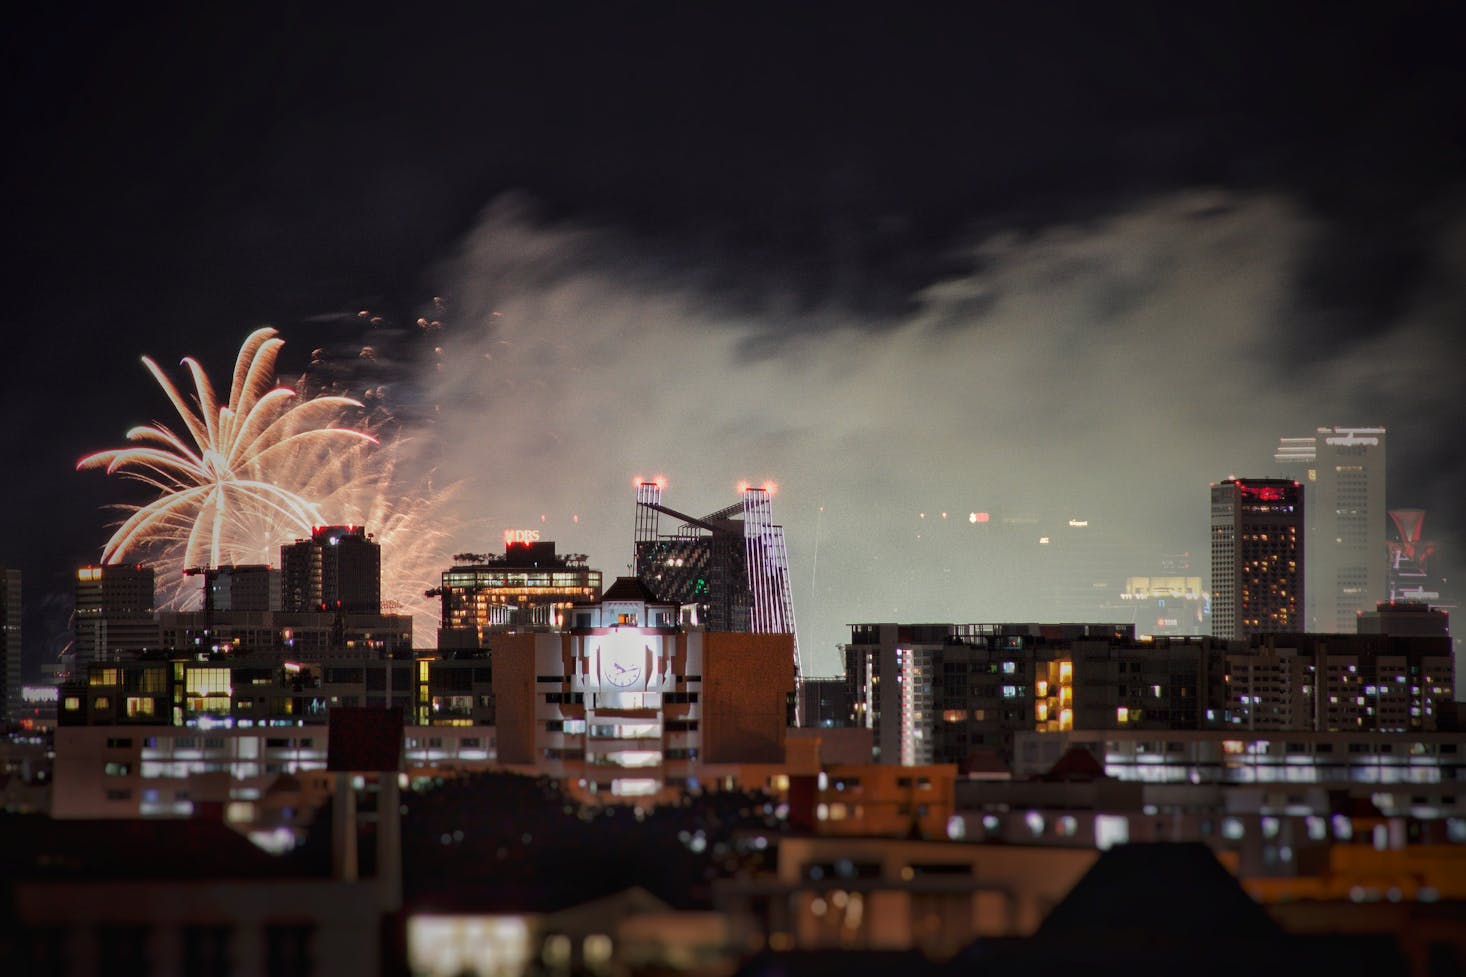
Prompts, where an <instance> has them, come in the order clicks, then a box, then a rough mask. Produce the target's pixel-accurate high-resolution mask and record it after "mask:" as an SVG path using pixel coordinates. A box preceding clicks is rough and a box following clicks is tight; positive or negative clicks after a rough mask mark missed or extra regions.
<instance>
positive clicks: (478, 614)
mask: <svg viewBox="0 0 1466 977" xmlns="http://www.w3.org/2000/svg"><path fill="white" fill-rule="evenodd" d="M454 559H455V560H457V561H458V562H457V563H455V565H454V566H453V567H452V568H451V569H449V570H445V571H443V578H442V579H443V583H442V586H441V587H438V588H436V589H434V590H430V591H428V596H430V597H432V596H436V597H438V598H440V599H441V601H442V619H441V623H440V625H439V629H438V647H439V648H442V649H449V648H485V647H488V644H489V639H488V636H489V635H490V634H493V633H494V632H496V631H509V630H521V629H535V628H538V629H546V628H556V627H562V626H565V625H568V624H570V623H572V621H571V620H570V619H569V618H568V615H569V614H570V613H571V609H572V608H575V607H579V606H585V605H588V604H593V603H595V602H596V601H597V600H599V599H600V596H601V571H599V570H592V569H590V567H588V566H587V565H586V558H585V557H584V556H583V555H581V554H576V553H568V554H565V555H563V556H560V555H557V554H556V553H555V544H554V543H553V542H549V541H542V540H540V538H539V532H538V531H536V530H521V529H511V530H505V532H504V553H503V554H502V555H497V554H496V555H487V554H482V553H460V554H458V555H457V556H456V557H455V558H454Z"/></svg>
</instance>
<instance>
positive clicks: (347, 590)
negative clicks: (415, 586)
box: [280, 526, 382, 614]
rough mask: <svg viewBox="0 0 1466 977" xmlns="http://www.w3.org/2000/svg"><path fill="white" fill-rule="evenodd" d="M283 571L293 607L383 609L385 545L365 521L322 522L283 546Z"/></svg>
mask: <svg viewBox="0 0 1466 977" xmlns="http://www.w3.org/2000/svg"><path fill="white" fill-rule="evenodd" d="M280 576H281V595H280V598H281V608H282V609H283V610H285V611H287V612H295V613H300V612H309V611H338V610H339V611H341V612H342V613H345V614H380V613H381V612H382V547H381V546H380V545H379V544H377V543H376V542H375V541H374V540H373V539H372V538H371V537H370V536H369V535H367V531H366V527H364V526H317V527H316V528H315V529H313V530H311V538H310V539H299V540H296V541H295V542H294V543H289V544H287V545H285V546H282V547H280Z"/></svg>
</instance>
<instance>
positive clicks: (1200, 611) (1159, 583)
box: [1120, 567, 1208, 636]
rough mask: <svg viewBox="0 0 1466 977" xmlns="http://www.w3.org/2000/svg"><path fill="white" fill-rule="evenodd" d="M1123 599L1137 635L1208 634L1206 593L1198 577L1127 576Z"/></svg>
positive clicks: (1168, 575)
mask: <svg viewBox="0 0 1466 977" xmlns="http://www.w3.org/2000/svg"><path fill="white" fill-rule="evenodd" d="M1186 569H1187V570H1189V569H1190V568H1189V567H1187V568H1186ZM1120 601H1121V606H1122V607H1124V608H1126V609H1128V610H1129V612H1130V619H1131V620H1132V621H1133V622H1134V624H1135V632H1136V633H1137V634H1150V635H1167V636H1170V635H1189V634H1205V633H1206V630H1207V606H1208V605H1207V594H1206V590H1205V587H1204V586H1203V584H1202V581H1201V577H1199V576H1191V575H1188V574H1179V575H1178V574H1165V575H1157V576H1136V577H1126V578H1125V589H1124V590H1122V591H1121V592H1120Z"/></svg>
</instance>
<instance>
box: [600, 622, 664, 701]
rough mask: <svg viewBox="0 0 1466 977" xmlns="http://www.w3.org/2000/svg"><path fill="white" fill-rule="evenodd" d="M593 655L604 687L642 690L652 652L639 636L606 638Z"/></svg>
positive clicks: (610, 636) (614, 635)
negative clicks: (597, 660)
mask: <svg viewBox="0 0 1466 977" xmlns="http://www.w3.org/2000/svg"><path fill="white" fill-rule="evenodd" d="M596 654H597V657H598V659H599V668H600V679H601V684H602V685H603V686H608V687H610V688H613V689H630V688H642V687H644V686H645V684H646V677H647V663H648V661H650V659H651V654H652V651H651V648H650V647H648V645H647V643H646V642H645V641H644V640H642V638H641V636H640V635H629V634H627V635H621V634H613V635H607V636H606V638H605V639H604V640H603V641H602V642H601V643H600V646H599V647H598V648H597V649H596Z"/></svg>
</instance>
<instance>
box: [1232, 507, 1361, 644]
mask: <svg viewBox="0 0 1466 977" xmlns="http://www.w3.org/2000/svg"><path fill="white" fill-rule="evenodd" d="M1303 512H1304V501H1303V488H1302V486H1301V485H1300V484H1299V483H1298V482H1295V481H1292V480H1291V479H1271V478H1268V479H1262V478H1248V479H1240V478H1239V479H1232V478H1229V479H1227V480H1226V481H1224V482H1221V483H1220V484H1214V485H1212V487H1211V578H1212V579H1211V590H1212V635H1213V636H1214V637H1217V638H1244V637H1247V636H1248V635H1252V634H1265V633H1269V632H1277V631H1300V630H1302V629H1303V618H1302V613H1303V606H1304V605H1303V600H1304V552H1305V550H1304V539H1305V535H1304V521H1303ZM1350 630H1353V629H1352V627H1351V628H1350Z"/></svg>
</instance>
